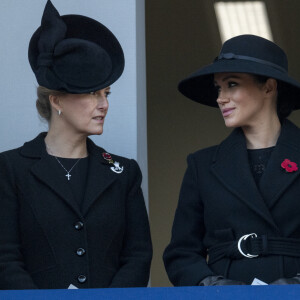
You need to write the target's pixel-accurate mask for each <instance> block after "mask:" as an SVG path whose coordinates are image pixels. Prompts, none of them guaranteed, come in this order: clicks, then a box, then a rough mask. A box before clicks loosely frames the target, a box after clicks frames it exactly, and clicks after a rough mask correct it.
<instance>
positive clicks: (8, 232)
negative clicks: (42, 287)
mask: <svg viewBox="0 0 300 300" xmlns="http://www.w3.org/2000/svg"><path fill="white" fill-rule="evenodd" d="M18 210H19V207H18V196H17V185H16V183H15V180H14V173H13V170H12V168H11V165H10V161H9V158H8V157H7V156H6V155H5V154H4V153H2V154H1V155H0V228H1V231H0V289H6V290H8V289H37V286H36V285H35V284H34V282H33V280H32V278H31V276H30V275H29V273H28V272H27V271H26V269H25V265H24V261H23V257H22V252H21V242H20V234H19V225H18V224H19V220H18Z"/></svg>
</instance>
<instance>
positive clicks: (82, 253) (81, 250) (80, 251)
mask: <svg viewBox="0 0 300 300" xmlns="http://www.w3.org/2000/svg"><path fill="white" fill-rule="evenodd" d="M76 253H77V255H78V256H82V255H84V254H85V250H84V249H83V248H78V249H77V251H76Z"/></svg>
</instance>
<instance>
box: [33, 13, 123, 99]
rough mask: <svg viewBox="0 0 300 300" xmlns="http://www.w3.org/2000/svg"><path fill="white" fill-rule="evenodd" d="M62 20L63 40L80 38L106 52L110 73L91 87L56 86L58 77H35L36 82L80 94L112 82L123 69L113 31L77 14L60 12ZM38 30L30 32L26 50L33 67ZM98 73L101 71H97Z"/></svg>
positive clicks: (121, 55)
mask: <svg viewBox="0 0 300 300" xmlns="http://www.w3.org/2000/svg"><path fill="white" fill-rule="evenodd" d="M61 18H62V20H63V21H64V22H65V24H66V26H67V32H66V36H65V39H68V38H70V39H72V38H76V39H82V40H86V41H89V42H92V43H95V44H97V45H99V46H100V47H101V48H103V50H104V51H105V52H106V53H107V54H108V55H109V57H110V61H111V66H112V67H111V72H110V74H109V76H108V77H107V78H105V81H101V82H98V83H97V84H93V85H91V86H78V85H72V84H67V86H66V85H65V86H64V88H62V89H60V88H56V87H57V86H60V78H59V76H57V78H55V79H53V78H51V80H48V79H47V78H41V79H40V80H39V78H37V79H38V83H39V84H40V85H43V86H45V87H47V88H49V89H58V90H64V91H66V92H69V93H74V94H80V93H88V92H92V91H96V90H100V89H103V88H106V87H108V86H110V85H111V84H113V83H114V82H115V81H116V80H117V79H118V78H119V77H120V76H121V74H122V72H123V70H124V65H125V60H124V53H123V50H122V47H121V45H120V43H119V42H118V40H117V38H116V37H115V36H114V34H113V33H112V32H111V31H110V30H109V29H108V28H107V27H105V26H104V25H103V24H101V23H99V22H98V21H96V20H94V19H91V18H88V17H86V16H81V15H64V16H61ZM40 33H41V27H39V28H38V29H37V30H36V31H35V33H34V34H33V36H32V38H31V40H30V43H29V49H28V57H29V62H30V65H31V67H32V69H33V70H35V69H36V68H37V58H38V55H39V50H38V41H39V37H40ZM99 72H101V70H99Z"/></svg>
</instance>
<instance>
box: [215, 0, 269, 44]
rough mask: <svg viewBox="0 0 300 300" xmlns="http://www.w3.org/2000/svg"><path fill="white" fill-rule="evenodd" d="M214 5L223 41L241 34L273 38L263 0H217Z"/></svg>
mask: <svg viewBox="0 0 300 300" xmlns="http://www.w3.org/2000/svg"><path fill="white" fill-rule="evenodd" d="M214 6H215V12H216V16H217V21H218V26H219V31H220V34H221V40H222V42H224V41H226V40H228V39H229V38H232V37H233V36H236V35H240V34H255V35H258V36H261V37H264V38H266V39H269V40H273V38H272V33H271V28H270V23H269V19H268V14H267V10H266V6H265V3H264V2H263V1H226V2H225V1H217V2H215V4H214Z"/></svg>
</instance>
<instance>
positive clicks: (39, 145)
mask: <svg viewBox="0 0 300 300" xmlns="http://www.w3.org/2000/svg"><path fill="white" fill-rule="evenodd" d="M45 137H46V133H45V132H43V133H40V134H39V135H38V136H37V137H36V138H35V139H33V140H32V141H30V142H27V143H25V144H24V146H23V147H21V148H20V153H21V155H23V156H25V157H29V158H38V159H39V160H38V161H37V162H36V163H35V164H33V166H32V167H31V172H32V173H33V174H34V176H36V177H37V179H38V180H40V181H41V182H43V183H44V184H45V185H47V186H48V187H49V188H50V189H51V190H53V191H54V192H55V193H56V194H58V196H60V197H61V198H62V199H63V200H64V201H65V202H66V203H67V204H68V205H69V206H70V207H71V208H72V209H73V210H74V211H75V212H76V213H77V214H78V215H79V216H82V215H83V216H84V215H85V214H86V213H87V212H88V210H89V208H90V207H91V206H92V204H93V203H94V201H95V200H96V199H97V198H99V196H100V195H101V194H102V193H103V192H104V191H105V190H106V189H107V188H108V187H109V186H110V185H111V184H112V183H113V182H114V181H115V180H116V179H117V178H118V176H120V175H119V174H116V173H114V172H112V171H111V170H110V164H109V162H108V161H106V160H105V159H104V158H103V156H102V153H104V152H106V151H105V150H104V149H102V148H100V147H98V146H96V145H95V144H94V143H93V142H92V141H91V140H90V139H87V148H88V153H89V170H88V178H87V183H86V193H85V199H84V201H83V206H82V207H81V209H80V207H79V206H78V204H77V203H76V201H74V199H73V195H72V192H71V190H70V189H69V188H66V185H65V184H64V182H62V181H61V180H60V179H59V177H58V176H56V175H57V165H56V162H55V160H54V159H53V157H52V156H50V155H48V153H47V151H46V145H45V142H44V139H45Z"/></svg>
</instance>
